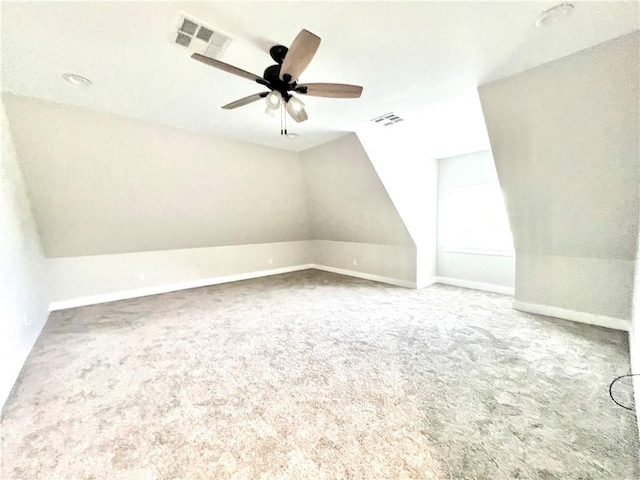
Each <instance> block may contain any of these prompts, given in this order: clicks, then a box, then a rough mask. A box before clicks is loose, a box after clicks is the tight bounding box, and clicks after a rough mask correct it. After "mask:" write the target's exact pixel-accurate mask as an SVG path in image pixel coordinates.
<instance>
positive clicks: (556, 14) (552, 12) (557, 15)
mask: <svg viewBox="0 0 640 480" xmlns="http://www.w3.org/2000/svg"><path fill="white" fill-rule="evenodd" d="M572 11H573V5H572V4H570V3H561V4H560V5H556V6H555V7H552V8H550V9H549V10H545V11H544V12H542V14H541V15H540V16H539V17H538V20H536V27H550V26H551V25H555V24H556V23H559V22H560V21H562V20H563V19H565V18H567V17H568V16H569V15H571V12H572Z"/></svg>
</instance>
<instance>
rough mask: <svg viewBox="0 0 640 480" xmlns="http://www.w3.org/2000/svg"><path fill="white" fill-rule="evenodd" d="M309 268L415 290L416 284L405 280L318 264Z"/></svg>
mask: <svg viewBox="0 0 640 480" xmlns="http://www.w3.org/2000/svg"><path fill="white" fill-rule="evenodd" d="M309 268H315V269H316V270H323V271H325V272H332V273H338V274H340V275H347V276H349V277H356V278H363V279H365V280H372V281H374V282H380V283H388V284H390V285H396V286H398V287H405V288H414V289H415V288H416V282H408V281H406V280H399V279H397V278H391V277H383V276H381V275H374V274H372V273H365V272H358V271H356V270H347V269H344V268H335V267H328V266H326V265H318V264H311V265H310V267H309Z"/></svg>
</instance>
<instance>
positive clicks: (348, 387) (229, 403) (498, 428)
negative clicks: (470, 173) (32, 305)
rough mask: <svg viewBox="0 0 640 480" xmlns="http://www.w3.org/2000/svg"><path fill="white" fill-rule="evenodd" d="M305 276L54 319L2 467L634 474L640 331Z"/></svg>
mask: <svg viewBox="0 0 640 480" xmlns="http://www.w3.org/2000/svg"><path fill="white" fill-rule="evenodd" d="M511 301H512V298H510V297H506V296H501V295H495V294H488V293H483V292H476V291H471V290H464V289H458V288H453V287H446V286H440V285H434V286H431V287H428V288H426V289H423V290H420V291H415V290H408V289H402V288H396V287H391V286H386V285H381V284H376V283H373V282H367V281H363V280H357V279H352V278H347V277H342V276H338V275H333V274H328V273H323V272H317V271H306V272H299V273H293V274H287V275H280V276H277V277H269V278H264V279H258V280H250V281H245V282H238V283H233V284H227V285H219V286H213V287H208V288H200V289H194V290H189V291H182V292H176V293H170V294H165V295H158V296H152V297H145V298H139V299H133V300H126V301H121V302H114V303H109V304H102V305H96V306H91V307H84V308H77V309H72V310H66V311H61V312H56V313H53V314H52V315H51V317H50V319H49V321H48V323H47V325H46V327H45V329H44V331H43V333H42V335H41V337H40V339H39V340H38V342H37V344H36V346H35V348H34V350H33V351H32V353H31V355H30V357H29V359H28V361H27V363H26V365H25V367H24V369H23V371H22V373H21V375H20V378H19V381H18V383H17V385H16V387H15V388H14V390H13V392H12V395H11V397H10V398H9V400H8V402H7V404H6V406H5V409H4V412H3V417H2V424H1V425H2V465H1V469H0V477H1V478H3V479H7V478H10V479H14V478H24V479H34V478H39V479H54V478H65V479H68V478H69V479H70V478H74V479H187V478H189V479H191V478H194V479H195V478H201V479H230V478H233V479H253V478H256V479H275V478H279V479H288V478H291V479H297V478H299V479H333V478H343V479H361V478H362V479H364V478H367V479H368V478H379V479H390V478H423V479H508V478H517V479H543V480H544V479H546V480H548V479H613V480H624V479H629V480H631V479H637V478H639V477H640V471H639V469H638V438H637V430H636V425H635V417H634V415H633V413H632V412H629V411H626V410H624V409H622V408H619V407H617V406H615V405H614V404H613V403H612V402H611V401H610V400H609V398H608V393H607V386H608V383H609V382H610V380H611V379H612V378H613V377H614V376H616V375H619V374H623V373H626V372H627V371H628V369H629V366H628V353H627V352H628V346H627V340H626V335H625V334H624V333H622V332H616V331H611V330H606V329H601V328H597V327H591V326H587V325H579V324H574V323H570V322H563V321H559V320H552V319H545V318H543V317H536V316H533V315H527V314H522V313H518V312H515V311H513V310H512V309H511Z"/></svg>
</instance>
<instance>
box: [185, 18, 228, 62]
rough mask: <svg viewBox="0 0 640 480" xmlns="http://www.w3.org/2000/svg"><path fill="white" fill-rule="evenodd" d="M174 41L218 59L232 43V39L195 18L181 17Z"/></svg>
mask: <svg viewBox="0 0 640 480" xmlns="http://www.w3.org/2000/svg"><path fill="white" fill-rule="evenodd" d="M173 41H174V42H175V43H176V44H178V45H180V46H182V47H186V48H188V49H189V50H191V51H193V52H195V53H200V54H202V55H206V56H207V57H212V58H216V57H219V56H220V55H222V52H224V50H225V49H226V48H227V46H228V45H229V43H231V38H230V37H227V36H226V35H225V34H223V33H220V32H216V31H215V30H214V29H213V28H210V27H207V26H205V25H203V24H202V23H201V22H198V21H196V20H194V19H193V18H188V17H185V16H184V15H181V16H180V22H179V23H178V28H177V31H176V32H175V34H174V37H173Z"/></svg>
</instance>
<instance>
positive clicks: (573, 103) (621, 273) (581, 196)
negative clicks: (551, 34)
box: [479, 31, 640, 320]
mask: <svg viewBox="0 0 640 480" xmlns="http://www.w3.org/2000/svg"><path fill="white" fill-rule="evenodd" d="M638 43H639V34H638V32H637V31H636V32H635V33H634V34H632V35H629V36H626V37H622V38H619V39H616V40H613V41H610V42H607V43H605V44H602V45H599V46H596V47H593V48H591V49H588V50H585V51H582V52H578V53H576V54H574V55H571V56H568V57H565V58H563V59H560V60H557V61H555V62H552V63H550V64H547V65H544V66H542V67H539V68H536V69H534V70H530V71H528V72H524V73H522V74H518V75H515V76H513V77H511V78H508V79H505V80H502V81H499V82H496V83H492V84H489V85H484V86H482V87H480V88H479V92H480V99H481V102H482V108H483V111H484V115H485V119H486V122H487V128H488V131H489V137H490V140H491V147H492V150H493V155H494V158H495V162H496V167H497V170H498V176H499V178H500V183H501V186H502V189H503V191H504V192H505V195H506V203H507V209H508V213H509V217H510V223H511V227H512V230H513V234H514V243H515V248H516V253H517V261H516V300H517V301H520V302H526V303H530V304H540V305H549V306H553V307H560V308H564V309H568V310H575V311H582V312H586V313H589V314H594V315H603V316H608V317H615V318H622V319H626V320H629V319H630V318H631V300H632V291H633V271H634V262H635V257H636V246H637V241H638V207H639V204H638V182H639V168H638V166H639V147H638V132H639V131H640V126H639V115H638V110H639V105H640V100H639V78H638V76H639V73H638V71H639V65H638V62H639V48H638Z"/></svg>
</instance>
